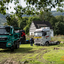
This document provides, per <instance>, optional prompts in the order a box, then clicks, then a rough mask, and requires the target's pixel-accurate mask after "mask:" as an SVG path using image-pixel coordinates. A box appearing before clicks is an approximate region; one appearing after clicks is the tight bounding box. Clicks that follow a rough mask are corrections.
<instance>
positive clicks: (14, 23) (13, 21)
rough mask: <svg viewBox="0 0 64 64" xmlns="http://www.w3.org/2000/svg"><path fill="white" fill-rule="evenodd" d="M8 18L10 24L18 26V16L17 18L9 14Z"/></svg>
mask: <svg viewBox="0 0 64 64" xmlns="http://www.w3.org/2000/svg"><path fill="white" fill-rule="evenodd" d="M6 19H7V24H8V25H11V26H14V27H18V22H17V21H18V20H17V18H15V16H14V15H10V16H7V17H6Z"/></svg>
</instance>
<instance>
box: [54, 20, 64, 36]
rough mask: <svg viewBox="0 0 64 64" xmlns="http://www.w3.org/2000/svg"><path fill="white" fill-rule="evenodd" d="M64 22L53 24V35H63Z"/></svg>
mask: <svg viewBox="0 0 64 64" xmlns="http://www.w3.org/2000/svg"><path fill="white" fill-rule="evenodd" d="M63 31H64V22H60V21H59V22H57V23H55V27H54V32H55V34H57V35H58V34H61V35H64V32H63Z"/></svg>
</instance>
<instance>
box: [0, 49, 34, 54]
mask: <svg viewBox="0 0 64 64" xmlns="http://www.w3.org/2000/svg"><path fill="white" fill-rule="evenodd" d="M31 50H32V48H19V49H15V50H14V51H13V52H11V51H10V50H9V49H4V50H0V53H33V52H34V51H31Z"/></svg>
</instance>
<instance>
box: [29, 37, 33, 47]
mask: <svg viewBox="0 0 64 64" xmlns="http://www.w3.org/2000/svg"><path fill="white" fill-rule="evenodd" d="M33 43H34V39H33V38H30V45H31V46H33Z"/></svg>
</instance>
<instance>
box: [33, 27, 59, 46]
mask: <svg viewBox="0 0 64 64" xmlns="http://www.w3.org/2000/svg"><path fill="white" fill-rule="evenodd" d="M50 34H51V32H50V28H47V27H45V28H40V29H36V30H35V32H34V44H39V45H46V46H48V45H49V44H60V42H59V41H51V36H50Z"/></svg>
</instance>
